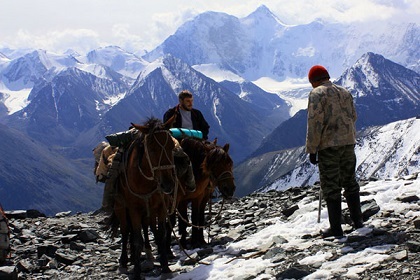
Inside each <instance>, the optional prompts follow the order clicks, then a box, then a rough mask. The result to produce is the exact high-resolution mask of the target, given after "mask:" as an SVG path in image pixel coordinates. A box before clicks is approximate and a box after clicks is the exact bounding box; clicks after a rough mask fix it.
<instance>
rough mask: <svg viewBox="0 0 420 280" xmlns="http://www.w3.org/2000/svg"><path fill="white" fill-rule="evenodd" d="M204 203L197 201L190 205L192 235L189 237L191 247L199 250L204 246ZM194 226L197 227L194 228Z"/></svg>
mask: <svg viewBox="0 0 420 280" xmlns="http://www.w3.org/2000/svg"><path fill="white" fill-rule="evenodd" d="M206 204H207V203H206V201H203V200H201V201H199V202H196V203H194V204H193V205H192V213H191V219H192V223H193V228H192V235H191V245H192V246H193V248H200V247H203V246H204V245H206V244H207V243H206V241H205V240H204V230H203V228H204V226H205V220H204V210H205V209H206ZM194 225H197V227H195V226H194Z"/></svg>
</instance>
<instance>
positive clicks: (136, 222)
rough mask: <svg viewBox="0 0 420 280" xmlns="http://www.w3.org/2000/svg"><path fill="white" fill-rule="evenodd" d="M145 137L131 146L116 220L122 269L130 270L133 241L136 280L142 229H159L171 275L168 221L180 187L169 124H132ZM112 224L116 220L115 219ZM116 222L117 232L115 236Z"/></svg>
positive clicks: (161, 249)
mask: <svg viewBox="0 0 420 280" xmlns="http://www.w3.org/2000/svg"><path fill="white" fill-rule="evenodd" d="M132 125H133V127H135V128H136V129H138V130H139V131H140V132H141V137H140V138H138V139H136V140H135V141H134V142H133V143H132V144H131V146H130V148H129V150H128V152H127V155H126V156H127V158H126V159H125V162H126V164H125V170H124V171H123V174H121V175H120V177H119V179H118V183H117V196H116V201H115V205H114V213H113V217H116V218H117V219H118V222H119V226H120V230H121V235H122V242H123V244H122V252H121V257H120V267H123V268H124V267H125V268H127V263H128V256H127V242H128V238H130V245H131V246H130V249H131V262H132V263H134V273H135V279H137V278H140V273H141V267H140V255H141V252H142V250H143V246H144V240H143V235H142V232H141V231H142V228H143V229H145V230H144V231H145V232H143V234H144V235H147V234H148V232H147V228H148V227H150V228H152V229H156V230H155V232H154V234H155V239H156V241H157V244H158V252H159V253H160V264H161V267H162V272H163V273H168V272H170V269H169V265H168V258H167V254H166V218H167V215H168V207H169V203H170V199H169V194H170V193H172V192H173V191H174V189H175V188H176V187H177V178H176V174H175V166H174V159H173V155H172V150H173V148H174V142H173V141H172V140H171V135H170V133H169V131H168V128H169V126H168V123H165V124H162V122H161V121H160V120H158V119H155V118H151V119H149V120H148V121H147V122H146V123H145V124H144V125H136V124H132ZM111 220H112V219H111ZM116 224H117V223H115V221H113V225H112V227H113V229H114V232H115V225H116Z"/></svg>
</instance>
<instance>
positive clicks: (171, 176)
mask: <svg viewBox="0 0 420 280" xmlns="http://www.w3.org/2000/svg"><path fill="white" fill-rule="evenodd" d="M131 125H132V126H133V127H134V128H136V129H138V130H139V131H140V132H141V133H142V135H143V146H144V158H145V161H146V162H147V164H146V166H147V167H146V168H144V169H145V170H141V172H143V174H152V175H151V176H145V175H144V176H145V177H146V178H148V179H149V180H155V181H157V182H158V183H159V186H160V188H161V189H162V190H163V192H165V193H170V192H172V191H173V189H174V187H175V185H176V181H177V179H176V174H175V165H174V157H173V154H172V151H173V149H174V147H175V145H174V142H173V141H172V137H171V134H170V133H169V126H170V124H169V121H168V122H166V123H162V122H161V121H160V120H159V119H156V118H150V119H149V120H148V121H147V122H146V123H145V124H144V125H138V124H133V123H131ZM146 170H147V171H146Z"/></svg>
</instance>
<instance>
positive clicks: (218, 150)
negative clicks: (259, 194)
mask: <svg viewBox="0 0 420 280" xmlns="http://www.w3.org/2000/svg"><path fill="white" fill-rule="evenodd" d="M181 146H182V148H183V150H184V152H185V153H187V155H188V156H189V157H190V160H191V162H192V166H193V170H194V176H195V182H196V190H195V191H194V192H191V193H185V195H183V196H179V198H178V208H177V209H178V214H179V215H180V216H181V217H180V219H178V220H179V228H178V229H179V234H180V235H181V238H180V242H181V245H182V246H183V247H184V248H186V237H187V231H186V228H187V223H186V221H188V216H187V208H188V204H189V203H191V221H192V227H193V228H192V236H191V246H192V247H194V248H197V247H202V246H203V245H205V244H206V242H205V240H204V234H203V228H204V226H205V217H204V211H205V208H206V205H207V203H208V202H209V200H210V198H211V196H212V194H213V191H214V190H215V187H218V189H219V191H220V193H221V194H222V196H223V198H227V199H230V198H232V196H233V194H234V192H235V183H234V177H233V172H232V169H233V161H232V159H231V157H230V156H229V154H228V151H229V144H226V145H224V146H223V147H220V146H217V145H216V143H215V142H214V143H209V142H205V141H201V140H196V139H193V138H185V139H183V140H182V141H181ZM171 220H172V222H173V223H174V222H175V221H174V219H173V217H172V219H171Z"/></svg>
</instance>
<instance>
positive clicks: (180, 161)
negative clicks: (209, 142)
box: [93, 119, 202, 213]
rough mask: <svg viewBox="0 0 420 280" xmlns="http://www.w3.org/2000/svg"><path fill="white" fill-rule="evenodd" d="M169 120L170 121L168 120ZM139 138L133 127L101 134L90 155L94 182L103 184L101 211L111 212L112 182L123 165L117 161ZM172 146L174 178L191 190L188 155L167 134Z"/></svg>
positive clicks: (182, 132) (177, 131) (178, 132)
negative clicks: (92, 161) (93, 159)
mask: <svg viewBox="0 0 420 280" xmlns="http://www.w3.org/2000/svg"><path fill="white" fill-rule="evenodd" d="M172 121H173V119H171V120H170V122H172ZM170 133H171V135H174V134H175V135H176V136H177V137H183V136H185V135H193V136H194V137H200V135H201V137H202V133H201V132H200V131H197V130H188V129H185V130H184V129H182V130H180V129H174V128H171V129H170ZM139 137H141V132H140V131H139V130H138V129H136V128H135V127H130V129H129V130H127V131H123V132H118V133H115V134H110V135H107V136H105V138H106V139H107V140H108V143H107V142H105V141H102V142H101V143H99V144H98V145H97V146H96V147H95V148H94V149H93V154H94V158H95V168H94V174H95V176H96V181H97V182H102V183H105V187H104V195H103V199H102V207H101V210H103V211H105V212H108V213H110V212H112V207H113V204H114V196H115V182H116V180H117V178H118V176H119V175H120V174H121V173H122V171H124V168H125V166H124V164H121V161H122V159H123V156H124V152H125V151H126V150H127V149H129V148H130V146H131V145H132V143H133V142H134V140H135V139H137V138H139ZM170 139H171V140H172V141H173V142H174V145H175V148H174V149H173V156H174V159H175V166H176V171H177V176H178V178H182V179H183V182H184V185H185V188H186V190H187V191H189V192H192V191H194V190H195V180H194V174H193V171H192V166H191V161H190V159H189V157H188V155H187V154H186V153H185V152H184V151H183V150H182V147H181V145H180V144H179V142H178V140H177V139H176V138H175V137H173V136H171V138H170Z"/></svg>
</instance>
